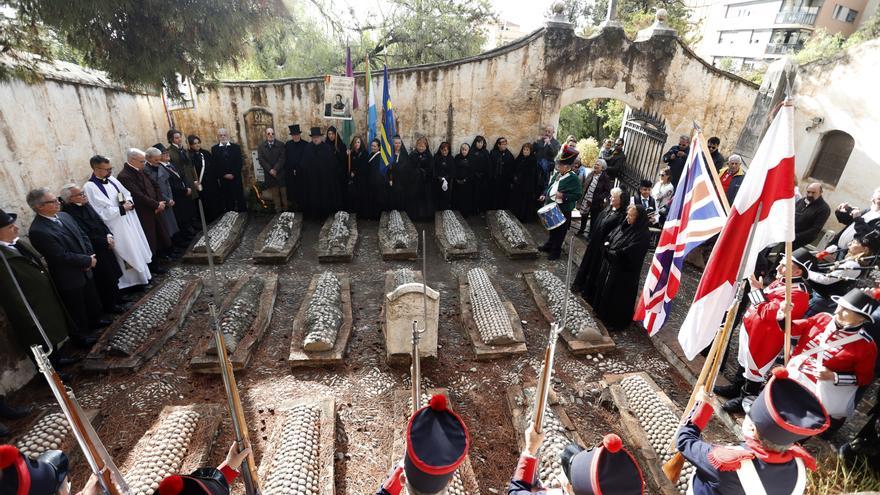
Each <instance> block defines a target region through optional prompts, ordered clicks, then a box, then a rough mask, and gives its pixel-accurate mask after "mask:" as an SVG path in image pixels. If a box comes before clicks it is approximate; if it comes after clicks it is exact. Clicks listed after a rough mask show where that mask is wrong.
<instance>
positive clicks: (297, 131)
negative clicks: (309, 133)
mask: <svg viewBox="0 0 880 495" xmlns="http://www.w3.org/2000/svg"><path fill="white" fill-rule="evenodd" d="M287 128H288V129H289V130H290V135H291V136H293V135H296V134H302V131H301V130H300V129H299V124H293V125H289V126H287Z"/></svg>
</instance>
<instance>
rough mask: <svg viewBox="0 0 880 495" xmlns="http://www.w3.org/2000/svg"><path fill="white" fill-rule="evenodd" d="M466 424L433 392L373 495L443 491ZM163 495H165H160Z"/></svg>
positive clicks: (464, 445)
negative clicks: (401, 452) (403, 451)
mask: <svg viewBox="0 0 880 495" xmlns="http://www.w3.org/2000/svg"><path fill="white" fill-rule="evenodd" d="M469 446H470V439H469V436H468V431H467V426H465V424H464V421H463V420H462V419H461V417H460V416H459V415H458V414H455V413H454V412H453V411H451V410H449V408H448V405H447V403H446V397H445V396H443V395H434V396H433V397H431V400H430V401H429V402H428V405H427V406H425V407H423V408H421V409H419V410H418V411H416V412H415V413H414V414H413V415H412V417H411V418H410V419H409V424H407V426H406V456H405V457H404V459H403V462H402V463H401V464H400V465H398V466H397V467H395V468H394V469H393V470H392V472H391V474H390V475H389V476H388V479H386V480H385V482H384V483H382V486H381V487H379V490H378V491H377V492H376V495H399V494H401V493H404V492H403V487H404V486H405V487H406V492H405V493H407V494H409V495H428V494H439V493H445V490H446V486H447V485H448V484H449V482H450V481H452V477H453V475H455V470H456V469H458V466H460V465H461V463H462V462H464V460H465V458H466V457H467V454H468V448H469ZM161 495H165V494H161Z"/></svg>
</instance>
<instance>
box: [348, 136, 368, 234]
mask: <svg viewBox="0 0 880 495" xmlns="http://www.w3.org/2000/svg"><path fill="white" fill-rule="evenodd" d="M348 155H349V156H350V157H351V182H352V187H351V188H350V190H351V191H352V197H351V198H350V199H351V201H350V208H349V211H353V212H355V213H357V215H358V216H359V217H361V218H366V216H365V215H366V214H367V213H368V211H367V210H368V203H369V202H370V155H368V154H367V148H366V146H364V140H363V139H362V138H361V137H360V136H355V137H353V138H352V139H351V143H350V146H349V147H348Z"/></svg>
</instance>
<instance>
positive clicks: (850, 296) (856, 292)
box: [831, 289, 880, 322]
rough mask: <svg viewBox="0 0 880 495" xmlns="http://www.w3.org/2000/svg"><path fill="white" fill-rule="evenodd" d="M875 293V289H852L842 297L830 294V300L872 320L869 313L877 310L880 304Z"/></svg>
mask: <svg viewBox="0 0 880 495" xmlns="http://www.w3.org/2000/svg"><path fill="white" fill-rule="evenodd" d="M877 295H878V294H877V293H876V289H868V291H864V290H862V289H853V290H851V291H849V292H847V293H846V295H844V296H843V297H841V296H831V300H832V301H834V302H836V303H837V305H838V306H843V307H844V308H846V309H848V310H850V311H853V312H856V313H858V314H860V315H862V316H864V317H865V318H867V319H869V320H871V322H874V317H873V316H871V314H872V313H873V312H874V311H877V306H878V305H880V301H877Z"/></svg>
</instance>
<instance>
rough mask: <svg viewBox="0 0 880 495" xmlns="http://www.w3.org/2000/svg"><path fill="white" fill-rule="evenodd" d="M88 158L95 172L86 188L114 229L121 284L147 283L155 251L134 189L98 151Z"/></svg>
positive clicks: (94, 203)
mask: <svg viewBox="0 0 880 495" xmlns="http://www.w3.org/2000/svg"><path fill="white" fill-rule="evenodd" d="M89 162H90V164H91V166H92V176H91V177H90V178H89V180H88V181H87V182H86V183H85V185H83V192H85V194H86V196H87V197H88V198H89V203H91V204H92V207H93V208H94V209H95V211H96V212H98V215H100V217H101V220H103V221H104V223H105V224H107V228H109V229H110V232H112V233H113V238H114V239H115V241H116V248H115V249H114V251H115V252H116V259H117V261H118V262H119V266H120V267H121V268H122V277H121V278H120V279H119V288H120V289H125V288H126V287H132V286H135V285H144V284H146V283H148V282H149V281H150V278H152V275H151V274H150V269H149V267H148V266H147V265H148V264H149V263H150V262H151V261H152V252H151V251H150V245H149V243H147V238H146V236H145V235H144V230H143V228H142V227H141V223H140V221H139V220H138V217H137V212H136V211H134V203H133V202H132V198H131V193H130V192H129V191H128V189H126V188H125V186H123V185H122V184H121V183H120V182H119V181H118V180H116V178H115V177H113V176H112V170H113V167H112V166H111V165H110V161H109V160H107V158H104V157H103V156H100V155H95V156H94V157H92V158H91V160H90V161H89Z"/></svg>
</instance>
